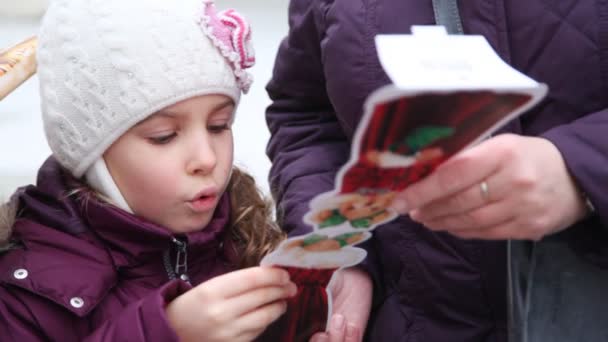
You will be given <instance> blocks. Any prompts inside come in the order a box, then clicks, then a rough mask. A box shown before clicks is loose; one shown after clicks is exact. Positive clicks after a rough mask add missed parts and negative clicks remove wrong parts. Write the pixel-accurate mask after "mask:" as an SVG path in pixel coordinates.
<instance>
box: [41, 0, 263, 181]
mask: <svg viewBox="0 0 608 342" xmlns="http://www.w3.org/2000/svg"><path fill="white" fill-rule="evenodd" d="M249 42H250V30H249V26H248V25H247V23H246V22H245V21H244V20H243V18H241V17H240V16H239V15H238V14H236V13H235V12H234V11H226V12H222V13H215V10H214V8H213V4H212V3H211V1H209V0H205V1H201V0H199V1H195V0H178V1H175V0H53V1H52V2H51V5H50V7H49V9H48V11H47V13H46V14H45V17H44V19H43V22H42V26H41V28H40V33H39V48H38V74H39V79H40V94H41V103H42V116H43V121H44V130H45V133H46V137H47V140H48V143H49V146H50V148H51V151H52V152H53V155H54V156H55V158H56V159H57V160H58V161H59V163H60V164H61V165H62V166H64V167H65V168H66V169H68V170H69V171H71V172H72V174H73V175H74V176H75V177H77V178H80V177H81V176H82V175H83V174H84V173H85V172H86V171H87V169H88V168H89V167H90V166H91V165H93V164H94V163H95V162H96V161H97V160H98V159H99V158H100V157H101V156H102V155H103V153H104V152H105V151H106V149H107V148H108V147H109V146H110V145H111V144H112V143H114V141H116V139H118V138H119V137H120V136H121V135H122V134H124V133H125V132H126V131H127V130H129V129H130V128H131V127H132V126H134V125H135V124H137V123H138V122H140V121H141V120H143V119H145V118H146V117H148V116H149V115H151V114H153V113H154V112H156V111H158V110H160V109H162V108H165V107H167V106H170V105H173V104H175V103H177V102H179V101H182V100H185V99H187V98H190V97H194V96H199V95H206V94H223V95H226V96H229V97H230V98H232V99H233V100H234V102H235V103H238V101H239V97H240V93H241V91H243V92H246V91H247V90H248V87H249V85H250V83H251V77H250V76H249V74H247V73H246V72H245V71H244V70H243V69H245V68H247V67H249V66H251V65H253V63H254V61H255V59H254V57H253V52H252V50H251V48H250V46H249Z"/></svg>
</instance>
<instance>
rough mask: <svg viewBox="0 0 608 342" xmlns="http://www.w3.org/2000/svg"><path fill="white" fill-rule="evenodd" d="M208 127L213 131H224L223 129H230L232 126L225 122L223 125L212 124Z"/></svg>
mask: <svg viewBox="0 0 608 342" xmlns="http://www.w3.org/2000/svg"><path fill="white" fill-rule="evenodd" d="M207 129H208V130H209V132H211V133H222V132H223V131H226V130H229V129H230V126H229V125H228V124H227V123H225V124H223V125H210V126H208V128H207Z"/></svg>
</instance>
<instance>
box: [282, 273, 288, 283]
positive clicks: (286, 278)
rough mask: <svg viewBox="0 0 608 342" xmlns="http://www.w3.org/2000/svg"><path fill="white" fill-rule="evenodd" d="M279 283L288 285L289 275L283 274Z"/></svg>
mask: <svg viewBox="0 0 608 342" xmlns="http://www.w3.org/2000/svg"><path fill="white" fill-rule="evenodd" d="M281 283H283V284H287V283H289V273H288V272H287V271H284V272H283V277H281Z"/></svg>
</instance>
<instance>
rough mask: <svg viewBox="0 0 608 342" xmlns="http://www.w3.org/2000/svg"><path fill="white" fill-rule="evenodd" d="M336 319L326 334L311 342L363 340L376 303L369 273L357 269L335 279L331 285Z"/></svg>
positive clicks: (332, 318) (319, 335) (343, 273)
mask: <svg viewBox="0 0 608 342" xmlns="http://www.w3.org/2000/svg"><path fill="white" fill-rule="evenodd" d="M330 292H331V294H332V310H333V313H332V317H331V320H330V324H329V328H328V330H327V331H326V332H323V333H317V334H315V335H313V337H312V338H311V342H359V341H361V340H362V338H363V334H364V332H365V328H366V326H367V320H368V319H369V312H370V309H371V303H372V292H373V285H372V281H371V279H370V277H369V275H368V274H367V273H365V272H364V271H362V270H360V269H358V268H356V267H354V268H347V269H344V270H341V271H338V273H337V274H336V275H335V279H333V280H332V282H331V283H330Z"/></svg>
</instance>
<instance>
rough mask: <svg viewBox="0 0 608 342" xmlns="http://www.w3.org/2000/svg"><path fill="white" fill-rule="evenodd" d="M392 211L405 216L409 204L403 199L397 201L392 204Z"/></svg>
mask: <svg viewBox="0 0 608 342" xmlns="http://www.w3.org/2000/svg"><path fill="white" fill-rule="evenodd" d="M391 209H393V210H395V211H396V212H398V213H400V214H405V213H407V211H408V207H407V202H406V201H405V200H403V199H395V200H394V201H393V203H391Z"/></svg>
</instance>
